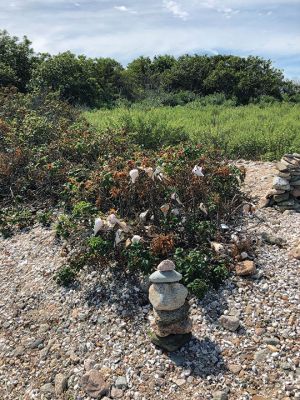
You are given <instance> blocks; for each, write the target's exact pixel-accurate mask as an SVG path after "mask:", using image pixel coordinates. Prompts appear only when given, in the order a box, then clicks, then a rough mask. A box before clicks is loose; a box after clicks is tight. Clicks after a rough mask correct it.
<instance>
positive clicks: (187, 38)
mask: <svg viewBox="0 0 300 400" xmlns="http://www.w3.org/2000/svg"><path fill="white" fill-rule="evenodd" d="M299 21H300V0H203V1H202V0H148V1H138V0H0V29H6V30H7V31H8V32H9V33H10V34H11V35H16V36H18V37H22V36H23V35H26V36H27V37H28V38H29V39H30V40H31V41H32V43H33V48H34V49H35V51H37V52H48V53H51V54H57V53H59V52H63V51H66V50H71V51H72V52H74V53H76V54H85V55H87V56H90V57H112V58H115V59H116V60H118V61H119V62H121V63H122V64H123V65H124V66H125V65H126V64H127V63H128V62H130V61H131V60H132V59H134V58H135V57H138V56H140V55H144V56H150V57H153V56H154V55H157V54H172V55H175V56H179V55H182V54H187V53H189V54H194V53H198V54H209V55H213V54H234V55H239V56H248V55H258V56H261V57H264V58H268V59H271V60H272V61H273V63H274V66H275V67H277V68H280V69H282V70H283V72H284V74H285V76H286V77H287V78H289V79H297V80H300V22H299Z"/></svg>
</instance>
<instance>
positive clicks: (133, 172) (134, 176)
mask: <svg viewBox="0 0 300 400" xmlns="http://www.w3.org/2000/svg"><path fill="white" fill-rule="evenodd" d="M129 176H130V178H131V182H132V183H135V181H136V179H137V177H138V176H139V170H138V169H132V170H131V171H129Z"/></svg>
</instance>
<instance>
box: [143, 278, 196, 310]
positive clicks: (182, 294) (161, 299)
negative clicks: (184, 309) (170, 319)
mask: <svg viewBox="0 0 300 400" xmlns="http://www.w3.org/2000/svg"><path fill="white" fill-rule="evenodd" d="M187 295H188V290H187V288H186V287H185V286H183V285H181V284H180V283H169V284H165V283H154V284H152V285H151V286H150V289H149V300H150V303H151V304H152V305H153V307H154V308H155V309H156V310H167V311H168V310H176V309H177V308H179V307H181V306H183V304H184V302H185V299H186V297H187Z"/></svg>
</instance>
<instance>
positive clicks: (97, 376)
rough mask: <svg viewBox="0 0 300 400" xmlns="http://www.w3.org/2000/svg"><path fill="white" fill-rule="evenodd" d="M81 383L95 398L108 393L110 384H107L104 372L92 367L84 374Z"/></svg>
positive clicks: (87, 392) (88, 393)
mask: <svg viewBox="0 0 300 400" xmlns="http://www.w3.org/2000/svg"><path fill="white" fill-rule="evenodd" d="M81 383H82V387H83V390H84V391H85V392H86V394H87V395H89V396H90V397H92V398H93V399H97V398H98V397H100V396H105V395H106V394H108V390H109V388H108V385H107V384H106V382H105V380H104V378H103V376H102V374H101V373H100V372H99V371H96V370H95V369H91V370H90V371H88V372H87V373H86V374H85V375H83V377H82V382H81Z"/></svg>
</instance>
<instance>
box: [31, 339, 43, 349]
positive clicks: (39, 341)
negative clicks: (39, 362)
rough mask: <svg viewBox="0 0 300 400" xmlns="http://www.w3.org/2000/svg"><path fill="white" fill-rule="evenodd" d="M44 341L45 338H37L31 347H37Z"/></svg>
mask: <svg viewBox="0 0 300 400" xmlns="http://www.w3.org/2000/svg"><path fill="white" fill-rule="evenodd" d="M43 342H44V339H43V338H39V339H36V340H34V341H33V342H32V343H30V345H29V347H30V348H31V349H37V348H38V347H39V346H40V345H41V344H43Z"/></svg>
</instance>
